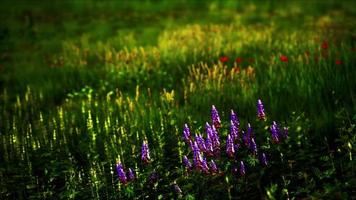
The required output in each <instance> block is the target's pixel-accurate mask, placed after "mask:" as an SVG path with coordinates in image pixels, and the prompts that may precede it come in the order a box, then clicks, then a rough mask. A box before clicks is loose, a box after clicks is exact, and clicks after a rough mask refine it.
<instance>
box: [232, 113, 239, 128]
mask: <svg viewBox="0 0 356 200" xmlns="http://www.w3.org/2000/svg"><path fill="white" fill-rule="evenodd" d="M230 120H231V121H232V122H233V123H234V125H235V126H236V127H239V126H240V120H239V118H238V117H237V115H236V114H235V112H234V111H233V110H231V115H230Z"/></svg>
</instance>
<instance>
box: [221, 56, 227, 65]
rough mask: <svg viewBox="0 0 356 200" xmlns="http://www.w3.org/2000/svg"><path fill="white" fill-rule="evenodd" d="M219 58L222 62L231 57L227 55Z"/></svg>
mask: <svg viewBox="0 0 356 200" xmlns="http://www.w3.org/2000/svg"><path fill="white" fill-rule="evenodd" d="M219 60H220V62H222V63H226V62H227V61H229V57H227V56H221V57H220V58H219Z"/></svg>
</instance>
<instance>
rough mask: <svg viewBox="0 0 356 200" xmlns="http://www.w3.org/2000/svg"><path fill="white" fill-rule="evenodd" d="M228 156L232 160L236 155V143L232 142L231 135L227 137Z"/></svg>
mask: <svg viewBox="0 0 356 200" xmlns="http://www.w3.org/2000/svg"><path fill="white" fill-rule="evenodd" d="M226 154H227V155H228V156H229V157H230V158H232V157H234V154H235V149H234V141H233V140H232V137H231V136H230V134H229V135H228V136H227V139H226Z"/></svg>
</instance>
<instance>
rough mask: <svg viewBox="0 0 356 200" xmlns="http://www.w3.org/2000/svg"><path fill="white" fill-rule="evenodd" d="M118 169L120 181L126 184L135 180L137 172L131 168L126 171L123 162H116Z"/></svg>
mask: <svg viewBox="0 0 356 200" xmlns="http://www.w3.org/2000/svg"><path fill="white" fill-rule="evenodd" d="M116 171H117V175H118V177H119V181H120V182H121V183H122V184H124V185H126V184H127V183H128V182H131V181H133V180H135V172H134V171H133V170H132V169H131V168H129V169H128V171H127V173H125V170H124V167H123V166H122V164H121V163H117V164H116Z"/></svg>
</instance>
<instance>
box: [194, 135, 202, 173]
mask: <svg viewBox="0 0 356 200" xmlns="http://www.w3.org/2000/svg"><path fill="white" fill-rule="evenodd" d="M193 149H194V150H193V163H194V167H195V168H196V169H197V170H200V169H202V158H201V155H200V149H199V147H198V144H197V142H196V141H195V142H194V146H193Z"/></svg>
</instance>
